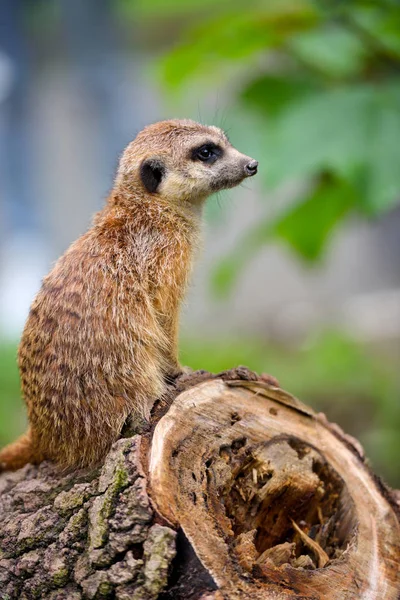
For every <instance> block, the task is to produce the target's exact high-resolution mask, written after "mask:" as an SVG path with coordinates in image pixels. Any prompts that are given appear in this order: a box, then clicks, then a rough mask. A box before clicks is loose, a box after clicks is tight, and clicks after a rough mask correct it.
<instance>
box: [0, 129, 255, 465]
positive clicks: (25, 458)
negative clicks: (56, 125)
mask: <svg viewBox="0 0 400 600" xmlns="http://www.w3.org/2000/svg"><path fill="white" fill-rule="evenodd" d="M205 140H211V141H213V142H215V143H218V144H219V145H220V146H221V147H223V149H224V150H223V156H222V157H221V158H220V159H219V160H218V161H216V162H215V164H213V165H204V164H203V163H201V162H200V161H196V160H193V159H192V158H191V157H190V150H191V149H192V148H193V147H194V146H197V145H199V144H202V143H204V141H205ZM154 157H155V158H156V159H157V160H159V161H161V162H162V164H163V165H164V166H165V175H164V177H163V179H162V181H161V183H160V185H159V188H158V189H157V191H156V192H155V193H149V192H148V191H147V189H146V187H145V186H144V184H143V181H142V179H141V176H140V165H141V164H142V162H143V161H144V160H145V159H148V158H154ZM249 160H250V159H249V158H248V157H245V156H243V155H241V154H240V153H239V152H238V151H237V150H235V149H234V148H233V147H232V146H231V145H230V144H229V142H228V140H227V138H226V137H225V135H224V134H223V133H222V132H221V131H220V130H219V129H217V128H214V127H205V126H202V125H199V124H197V123H194V122H192V121H164V122H160V123H156V124H154V125H151V126H148V127H146V128H145V129H144V130H143V131H142V132H140V133H139V135H138V136H137V137H136V139H135V140H134V141H133V142H132V143H131V144H130V145H129V146H128V147H127V149H126V150H125V152H124V154H123V156H122V159H121V161H120V166H119V169H118V173H117V177H116V181H115V185H114V188H113V191H112V193H111V194H110V197H109V198H108V201H107V204H106V206H105V207H104V209H103V210H102V211H101V212H100V213H98V214H97V215H96V217H95V220H94V224H93V226H92V227H91V229H89V231H88V232H87V233H85V234H84V235H83V236H82V237H80V238H79V239H78V240H77V241H76V242H75V243H73V244H72V246H71V247H70V248H69V249H68V250H67V252H66V253H65V254H64V255H63V256H62V257H61V258H60V259H59V260H58V262H57V263H56V265H55V266H54V268H53V270H52V271H51V272H50V274H49V275H47V277H45V278H44V280H43V285H42V288H41V290H40V292H39V293H38V295H37V297H36V298H35V300H34V302H33V304H32V307H31V310H30V313H29V317H28V320H27V323H26V326H25V330H24V333H23V336H22V340H21V344H20V347H19V368H20V373H21V381H22V391H23V395H24V398H25V401H26V404H27V407H28V416H29V421H30V429H29V431H28V433H27V434H25V435H24V436H22V437H21V438H19V440H17V441H16V442H14V444H11V445H10V446H8V447H7V448H5V449H4V450H3V451H2V452H0V463H1V465H2V468H3V469H15V468H19V467H20V466H22V465H23V464H25V463H26V462H40V461H41V460H43V458H49V459H52V460H54V461H56V462H57V463H58V464H59V465H60V466H62V467H83V466H87V465H93V464H96V463H98V462H99V461H100V460H101V459H102V458H103V457H104V455H105V454H106V452H107V451H108V449H109V448H110V445H111V444H112V443H113V442H114V441H115V440H116V439H117V438H118V436H119V434H120V432H121V429H122V427H123V424H124V422H125V420H126V419H127V417H128V416H129V415H130V414H131V413H140V414H141V415H143V416H144V417H145V418H148V417H149V415H150V410H151V407H152V405H153V403H154V401H155V399H156V398H158V397H160V396H162V394H163V392H164V391H165V380H166V377H167V376H169V375H175V374H177V373H179V372H180V370H181V368H180V366H179V362H178V348H177V345H178V343H177V341H178V319H179V307H180V304H181V301H182V298H183V296H184V293H185V290H186V287H187V283H188V278H189V275H190V271H191V265H192V259H193V253H194V250H195V248H196V246H197V245H198V241H199V237H200V225H201V205H202V204H203V202H204V200H205V199H206V197H207V196H208V195H209V194H210V193H211V192H212V191H214V190H216V189H221V188H223V187H232V186H233V185H236V184H237V183H239V182H240V181H241V180H242V179H243V178H244V177H245V175H244V173H243V170H244V164H245V162H246V161H247V162H248V161H249ZM218 182H220V183H218Z"/></svg>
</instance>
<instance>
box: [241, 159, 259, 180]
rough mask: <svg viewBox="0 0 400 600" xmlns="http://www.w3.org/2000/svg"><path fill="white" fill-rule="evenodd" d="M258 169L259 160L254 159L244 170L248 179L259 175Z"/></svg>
mask: <svg viewBox="0 0 400 600" xmlns="http://www.w3.org/2000/svg"><path fill="white" fill-rule="evenodd" d="M257 169H258V160H254V158H252V159H251V161H250V162H249V163H247V165H246V166H245V168H244V170H245V173H246V175H247V177H253V175H255V174H256V173H257Z"/></svg>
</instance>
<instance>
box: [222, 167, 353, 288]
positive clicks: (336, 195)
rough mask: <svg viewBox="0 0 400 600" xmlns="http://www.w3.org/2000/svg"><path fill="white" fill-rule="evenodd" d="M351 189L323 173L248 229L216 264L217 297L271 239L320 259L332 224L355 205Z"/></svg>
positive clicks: (329, 235)
mask: <svg viewBox="0 0 400 600" xmlns="http://www.w3.org/2000/svg"><path fill="white" fill-rule="evenodd" d="M356 202H357V197H356V194H355V192H354V189H353V188H352V187H351V186H349V185H348V184H347V183H346V182H345V181H342V180H338V179H336V178H334V177H332V176H330V175H325V177H323V178H321V180H320V181H319V182H318V184H317V185H316V187H315V189H314V190H313V192H312V193H311V194H310V195H306V196H305V197H303V198H301V199H299V200H298V201H297V202H296V203H295V204H294V205H293V206H292V207H290V209H289V210H288V211H287V212H285V213H284V214H283V215H281V216H279V217H278V218H277V219H276V220H274V221H271V220H269V219H268V220H267V221H265V222H262V223H261V224H259V225H257V226H256V227H254V228H253V229H251V230H250V231H249V232H247V234H246V235H245V236H244V238H243V240H242V241H241V243H240V244H238V246H237V250H235V251H234V252H232V253H231V254H230V255H229V256H227V257H225V258H224V259H223V260H222V261H220V263H219V264H218V265H217V268H216V269H215V270H214V273H213V275H212V281H211V284H212V289H213V291H214V293H215V294H216V295H217V296H223V295H225V294H226V293H228V292H229V291H230V290H231V289H232V287H233V285H234V283H235V281H236V279H237V277H238V275H239V274H240V272H241V271H242V270H243V269H244V267H245V266H246V264H247V263H248V261H249V260H250V259H251V257H252V256H253V255H254V254H255V253H256V252H257V251H258V250H259V249H260V247H261V246H263V245H264V244H266V243H270V242H271V241H273V239H274V238H275V239H281V240H284V241H285V242H286V243H287V244H288V245H289V246H290V247H291V248H292V250H294V251H295V252H296V253H297V254H298V255H300V256H302V257H303V258H304V259H305V260H306V261H308V262H312V261H316V260H317V259H318V258H320V256H321V254H322V252H323V250H324V249H325V247H326V245H327V243H328V241H329V239H330V237H331V235H332V234H333V231H334V229H335V226H336V225H338V223H340V221H341V220H342V219H343V218H344V217H345V216H346V214H348V213H349V211H350V210H351V209H352V208H354V206H356Z"/></svg>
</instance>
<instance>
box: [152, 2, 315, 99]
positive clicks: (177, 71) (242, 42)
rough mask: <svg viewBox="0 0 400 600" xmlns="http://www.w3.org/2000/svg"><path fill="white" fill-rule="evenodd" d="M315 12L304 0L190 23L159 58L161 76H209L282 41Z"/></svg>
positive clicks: (174, 80) (170, 80)
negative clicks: (179, 39) (162, 58)
mask: <svg viewBox="0 0 400 600" xmlns="http://www.w3.org/2000/svg"><path fill="white" fill-rule="evenodd" d="M317 18H318V17H317V13H316V11H315V9H314V8H313V7H312V4H311V3H310V2H307V0H298V1H297V2H296V3H293V2H291V1H289V0H281V1H280V2H278V1H277V0H275V1H270V2H268V3H266V4H262V3H260V4H256V6H255V7H253V9H252V10H249V9H248V7H243V4H242V5H241V8H240V9H239V10H235V11H231V12H229V13H228V12H227V13H224V14H222V15H221V16H218V17H217V18H215V17H213V18H212V19H209V20H207V21H206V22H202V23H201V24H200V25H198V24H196V25H195V26H193V27H189V28H188V30H186V32H185V36H184V39H183V40H182V41H181V42H180V43H179V45H178V46H177V47H176V48H175V49H174V50H172V52H171V53H169V54H168V55H167V57H166V58H165V59H164V60H163V61H162V62H161V73H162V76H163V79H164V80H165V82H166V83H167V84H168V85H169V86H172V87H174V86H178V85H180V84H182V83H184V82H186V81H187V80H188V79H189V78H190V77H192V76H194V75H197V76H204V75H207V77H209V76H210V73H213V72H218V70H220V69H221V67H222V66H224V63H226V62H231V61H242V60H243V59H246V58H249V57H250V56H252V55H253V54H255V53H258V52H260V51H265V50H268V49H271V48H275V47H278V46H280V45H281V44H283V42H284V41H285V40H287V39H288V38H290V36H292V35H293V34H294V33H297V32H299V31H302V30H304V29H308V28H309V27H312V26H314V25H315V23H316V20H317Z"/></svg>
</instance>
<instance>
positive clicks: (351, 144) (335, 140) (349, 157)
mask: <svg viewBox="0 0 400 600" xmlns="http://www.w3.org/2000/svg"><path fill="white" fill-rule="evenodd" d="M373 102H374V90H373V88H371V87H369V86H361V85H360V86H354V87H352V86H345V87H340V88H334V89H332V90H327V91H323V92H320V93H316V94H313V95H309V96H307V97H306V98H303V99H301V100H300V101H299V102H293V103H292V104H290V105H289V106H288V107H287V109H286V110H285V111H284V112H283V113H282V114H281V115H280V116H279V117H278V118H277V119H276V120H275V121H274V122H273V123H272V124H271V125H270V130H269V131H268V132H267V133H266V140H265V154H266V155H267V156H269V157H270V158H269V169H268V175H267V177H268V179H267V180H268V181H269V183H270V185H273V186H276V185H278V184H281V183H282V182H283V181H285V180H287V179H295V178H298V177H302V178H304V177H307V176H310V175H316V174H318V173H319V172H321V171H323V170H329V171H334V172H336V173H338V174H340V176H342V177H349V178H351V176H352V173H353V171H354V169H356V168H357V167H358V165H360V164H362V163H363V162H365V160H366V157H367V144H368V141H369V135H370V116H371V107H372V104H373Z"/></svg>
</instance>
